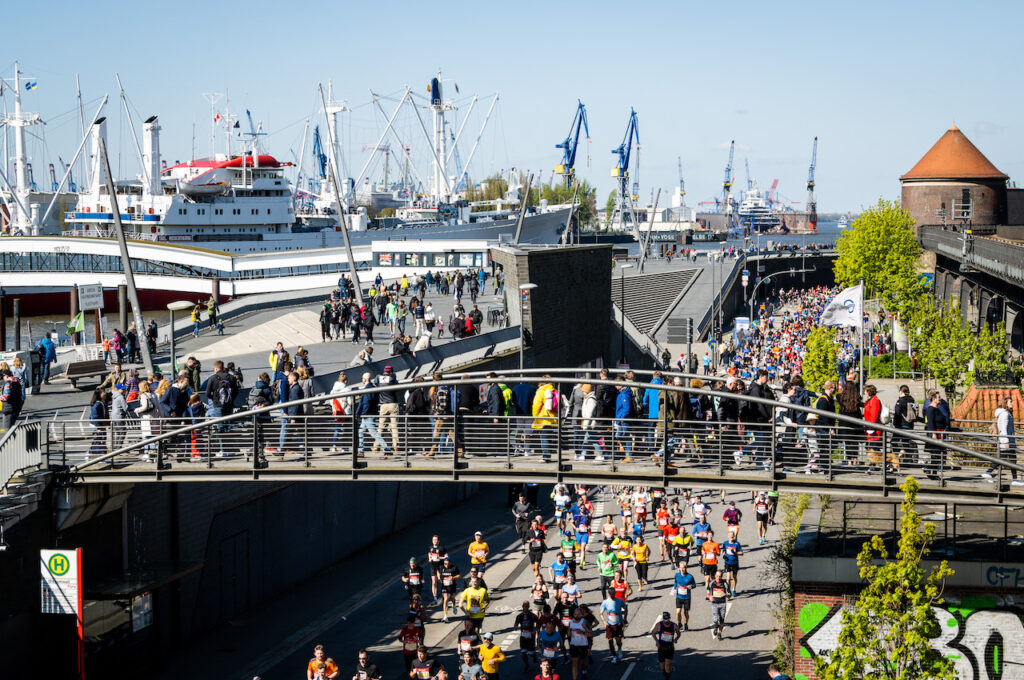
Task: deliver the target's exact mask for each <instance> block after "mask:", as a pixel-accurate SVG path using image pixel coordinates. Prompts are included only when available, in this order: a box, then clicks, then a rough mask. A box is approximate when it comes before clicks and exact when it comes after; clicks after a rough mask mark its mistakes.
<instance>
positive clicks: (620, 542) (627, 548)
mask: <svg viewBox="0 0 1024 680" xmlns="http://www.w3.org/2000/svg"><path fill="white" fill-rule="evenodd" d="M612 547H613V548H615V556H616V557H618V558H619V568H620V569H626V570H628V569H629V558H630V556H631V555H632V554H633V542H632V541H631V540H630V538H629V535H628V534H627V533H626V531H625V530H623V531H622V532H621V533H620V534H619V537H618V538H616V539H615V540H614V541H612Z"/></svg>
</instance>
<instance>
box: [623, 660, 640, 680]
mask: <svg viewBox="0 0 1024 680" xmlns="http://www.w3.org/2000/svg"><path fill="white" fill-rule="evenodd" d="M634 668H636V661H630V662H629V668H627V669H626V672H625V673H623V674H622V677H621V678H619V680H626V678H628V677H629V674H630V673H632V672H633V669H634Z"/></svg>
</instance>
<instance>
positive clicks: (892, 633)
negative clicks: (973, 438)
mask: <svg viewBox="0 0 1024 680" xmlns="http://www.w3.org/2000/svg"><path fill="white" fill-rule="evenodd" d="M900 488H901V489H902V490H903V516H902V518H901V519H900V540H899V546H898V548H897V552H896V558H895V560H893V561H890V560H889V554H888V552H887V551H886V548H885V541H884V540H883V539H882V537H880V536H872V537H871V540H869V541H865V543H864V546H863V547H862V548H861V551H860V554H859V555H857V566H858V567H859V568H860V576H861V578H862V579H864V580H865V581H866V585H865V587H864V589H863V590H862V591H861V593H860V595H859V596H858V598H857V603H856V604H855V605H854V607H853V610H852V611H844V612H843V622H842V630H841V631H840V633H839V638H838V644H837V645H836V649H834V650H832V651H831V652H829V654H828V655H827V656H824V655H823V656H819V657H818V658H816V659H815V662H814V666H815V673H816V674H817V675H818V677H819V678H820V679H821V680H849V679H850V678H858V679H861V678H862V679H864V680H921V679H923V678H927V679H928V680H954V679H955V678H956V673H955V671H954V669H953V663H952V661H950V660H949V659H947V658H946V657H944V656H942V655H941V654H940V653H939V652H937V651H936V650H935V649H933V648H932V646H931V639H932V638H934V637H937V636H938V634H939V622H938V621H937V620H936V619H935V615H934V614H933V613H932V605H937V604H940V603H941V602H942V599H941V597H940V594H941V592H942V586H943V582H944V580H945V579H947V578H949V577H950V576H952V575H953V570H952V569H950V568H949V565H948V563H947V562H946V561H945V560H943V561H942V562H941V563H940V564H939V565H937V566H934V567H932V568H931V569H930V570H927V571H926V570H925V568H924V566H923V565H922V560H923V559H924V558H925V557H926V556H927V555H928V553H929V546H931V544H932V542H933V541H934V540H935V525H934V524H932V523H931V522H923V521H922V520H921V517H920V516H919V515H918V513H917V511H916V510H915V505H916V503H917V492H918V489H919V488H920V487H919V485H918V483H917V480H915V479H914V478H913V477H908V478H907V481H906V482H905V483H904V484H903V486H902V487H900ZM879 560H880V561H881V564H879V563H878V561H879Z"/></svg>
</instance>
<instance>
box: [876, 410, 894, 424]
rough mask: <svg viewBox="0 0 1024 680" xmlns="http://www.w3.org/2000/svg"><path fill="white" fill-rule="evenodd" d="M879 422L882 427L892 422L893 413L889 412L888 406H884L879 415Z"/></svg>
mask: <svg viewBox="0 0 1024 680" xmlns="http://www.w3.org/2000/svg"><path fill="white" fill-rule="evenodd" d="M878 422H879V423H881V424H882V425H888V424H889V423H891V422H892V412H891V411H889V407H888V406H884V405H883V406H882V410H881V411H880V412H879V413H878Z"/></svg>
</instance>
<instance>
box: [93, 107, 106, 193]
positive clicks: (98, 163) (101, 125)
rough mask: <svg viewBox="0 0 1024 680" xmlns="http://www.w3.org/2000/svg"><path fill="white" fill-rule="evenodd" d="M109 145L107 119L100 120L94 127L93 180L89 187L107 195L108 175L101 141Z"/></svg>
mask: <svg viewBox="0 0 1024 680" xmlns="http://www.w3.org/2000/svg"><path fill="white" fill-rule="evenodd" d="M101 139H102V140H103V143H104V145H106V143H107V119H106V118H105V117H104V118H100V119H99V120H97V121H96V122H95V123H94V124H93V126H92V172H91V173H90V175H91V177H92V179H91V180H90V181H89V187H90V188H91V189H92V190H93V191H95V192H96V193H97V194H102V193H106V190H107V173H106V172H105V171H104V168H103V157H102V156H101V155H100V140H101Z"/></svg>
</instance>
